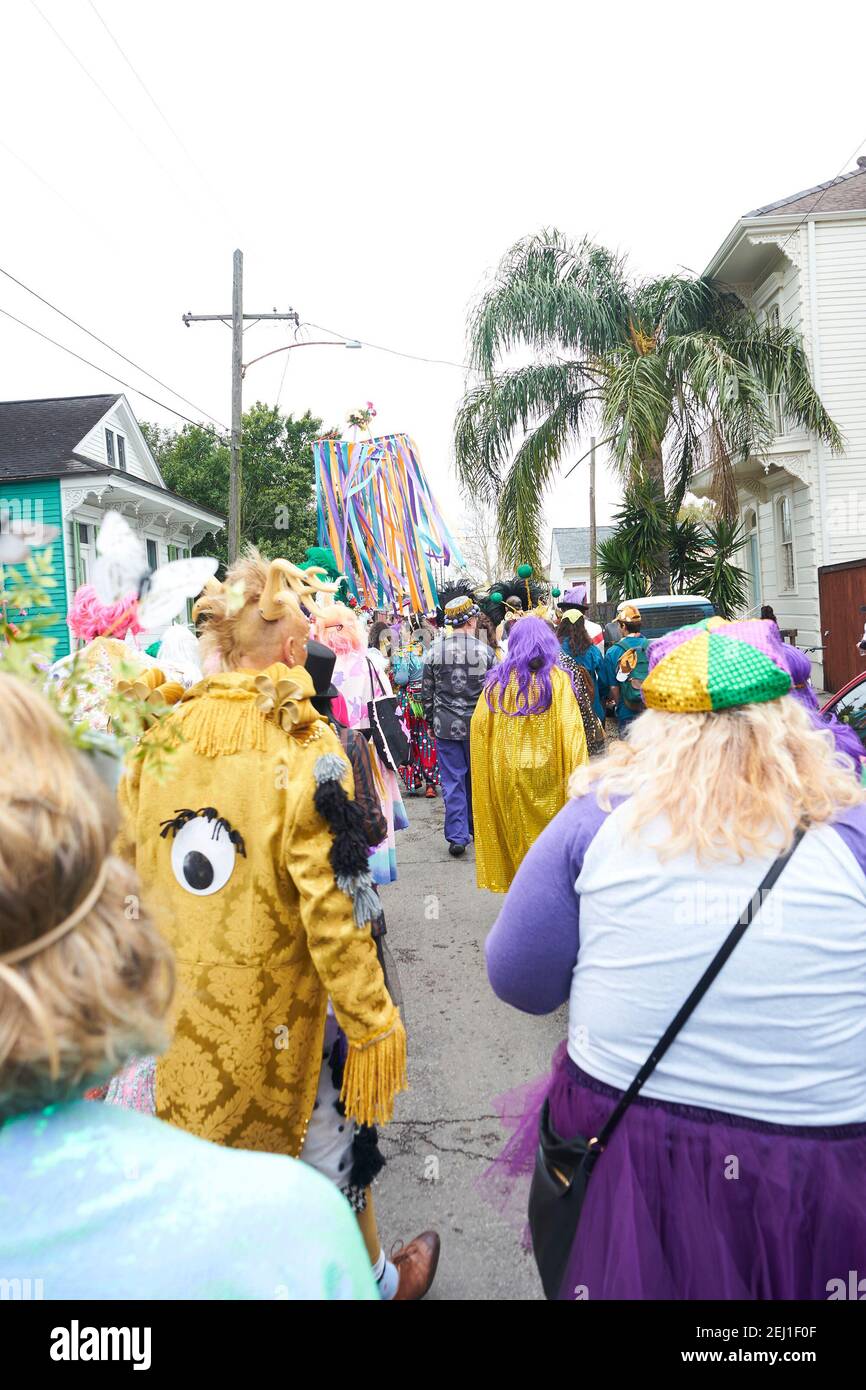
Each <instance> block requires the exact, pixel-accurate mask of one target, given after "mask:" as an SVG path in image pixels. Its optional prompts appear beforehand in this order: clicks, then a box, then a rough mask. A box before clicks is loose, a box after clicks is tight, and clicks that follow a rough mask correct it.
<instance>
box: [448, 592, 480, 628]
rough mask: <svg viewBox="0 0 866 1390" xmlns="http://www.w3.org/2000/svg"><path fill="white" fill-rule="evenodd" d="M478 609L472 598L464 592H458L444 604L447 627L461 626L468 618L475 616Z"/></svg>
mask: <svg viewBox="0 0 866 1390" xmlns="http://www.w3.org/2000/svg"><path fill="white" fill-rule="evenodd" d="M480 611H481V610H480V609H479V607H478V604H477V603H475V602H474V600H473V599H471V598H469V597H468V596H467V595H466V594H458V595H457V597H456V598H452V599H451V600H450V601H449V602H448V603H446V605H445V621H446V623H447V624H448V626H449V627H461V626H462V625H463V623H468V622H469V619H470V618H477V617H478V614H479V612H480Z"/></svg>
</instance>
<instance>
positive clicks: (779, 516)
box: [775, 492, 797, 594]
mask: <svg viewBox="0 0 866 1390" xmlns="http://www.w3.org/2000/svg"><path fill="white" fill-rule="evenodd" d="M775 510H776V553H777V556H778V567H779V592H780V593H782V594H792V593H794V592H795V590H796V588H797V571H796V566H795V560H794V517H793V511H792V507H791V497H790V494H789V493H787V492H786V493H783V494H782V496H781V497H779V498H778V499H777V501H776V509H775Z"/></svg>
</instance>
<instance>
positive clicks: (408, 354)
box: [307, 320, 477, 372]
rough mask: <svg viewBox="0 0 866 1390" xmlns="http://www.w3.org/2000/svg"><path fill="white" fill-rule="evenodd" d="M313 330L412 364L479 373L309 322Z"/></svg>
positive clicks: (464, 364)
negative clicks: (424, 364) (402, 358)
mask: <svg viewBox="0 0 866 1390" xmlns="http://www.w3.org/2000/svg"><path fill="white" fill-rule="evenodd" d="M307 322H308V323H309V325H310V327H311V328H317V329H318V330H319V332H320V333H330V334H331V337H332V338H347V339H350V340H351V341H352V342H355V343H361V344H362V345H363V346H364V347H367V348H373V350H374V351H375V352H387V353H390V354H391V356H392V357H406V358H408V359H409V361H410V362H428V363H430V364H431V365H433V366H436V367H456V368H457V369H458V371H461V372H477V368H476V367H470V366H467V364H466V363H465V362H451V361H449V360H448V359H447V358H445V357H421V356H419V354H418V353H416V352H401V351H400V350H399V348H390V347H383V345H382V344H381V343H370V342H368V341H367V340H366V338H359V337H358V335H357V333H338V332H337V330H336V329H335V328H325V327H324V326H323V325H322V324H321V323H313V322H312V320H307Z"/></svg>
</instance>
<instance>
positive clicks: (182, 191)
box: [30, 0, 187, 199]
mask: <svg viewBox="0 0 866 1390" xmlns="http://www.w3.org/2000/svg"><path fill="white" fill-rule="evenodd" d="M30 4H31V5H32V6H33V8H34V10H35V11H36V13H37V14H38V15H39V18H40V19H41V20H42V21H43V22H44V23H45V24H47V26H48V28H49V29H50V30H51V32H52V34H53V35H54V37H55V38H56V39H57V41H58V43H60V44H61V45H62V46H63V47H64V48H65V49H66V52H67V53H68V54H69V56H70V58H71V59H72V60H73V62H74V63H75V64H76V65H77V66H78V67H79V68H81V71H82V72H83V73H84V75H85V77H86V78H87V79H88V81H89V82H92V84H93V86H94V87H95V88H96V90H97V91H98V92H99V94H100V96H102V97H103V98H104V100H105V101H107V102H108V105H109V106H110V107H111V109H112V111H113V112H114V114H115V115H116V116H117V117H119V119H120V120H121V121H123V124H124V125H125V126H126V128H127V130H129V131H130V132H131V133H132V134H133V135H134V136H135V138H136V140H137V141H138V143H139V144H140V145H141V147H142V149H143V150H145V151H146V153H147V154H149V155H150V157H151V159H152V160H153V161H154V163H155V164H156V165H157V167H158V168H160V169H161V170H162V172H163V173H164V174H165V175H166V176H167V177H168V178H169V179H170V180H171V182H172V183H173V184H174V186H175V188H176V189H177V190H178V192H179V193H180V194H181V196H182V197H183V198H184V199H186V198H187V192H186V190H185V189H184V188H183V187H182V185H181V184H179V183H178V181H177V179H176V178H175V177H174V174H173V173H172V172H171V170H170V169H169V168H167V167H166V165H165V164H164V163H163V162H162V160H161V159H160V157H159V155H157V154H155V153H154V151H153V150H152V149H151V148H150V145H148V143H147V141H146V140H145V139H144V136H143V135H141V134H140V133H139V131H138V130H136V128H135V126H134V125H133V124H132V122H131V121H130V120H129V119H128V117H127V116H125V115H124V113H123V112H122V111H121V109H120V107H119V106H118V105H117V103H116V102H115V101H114V100H113V99H112V98H111V97H110V96H109V95H108V93H107V91H106V90H105V88H104V87H103V86H102V83H101V82H100V81H99V79H98V78H96V77H94V76H93V73H92V72H91V71H90V69H89V68H88V67H86V66H85V64H84V63H83V62H82V61H81V59H80V58H79V56H78V54H77V53H76V52H75V49H74V48H72V47H71V46H70V44H68V43H67V42H66V39H65V38H64V37H63V35H62V34H61V33H60V30H59V29H56V28H55V26H54V25H53V24H52V23H51V20H50V19H49V18H48V16H47V15H46V14H44V13H43V11H42V10H41V9H40V8H39V6H38V5H37V3H36V0H30Z"/></svg>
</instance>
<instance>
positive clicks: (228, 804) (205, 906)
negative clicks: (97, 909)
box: [118, 664, 406, 1155]
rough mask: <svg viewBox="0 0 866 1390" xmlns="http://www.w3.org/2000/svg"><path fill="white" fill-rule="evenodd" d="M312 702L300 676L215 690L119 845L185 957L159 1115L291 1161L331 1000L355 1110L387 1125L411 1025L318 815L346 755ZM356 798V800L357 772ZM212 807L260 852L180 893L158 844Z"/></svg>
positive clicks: (130, 806)
mask: <svg viewBox="0 0 866 1390" xmlns="http://www.w3.org/2000/svg"><path fill="white" fill-rule="evenodd" d="M262 678H265V681H264V685H263V680H262ZM257 682H258V683H257ZM268 682H269V684H268ZM281 682H288V684H285V685H281V684H280V683H281ZM292 690H293V691H294V692H295V696H296V698H294V699H290V698H289V694H288V692H290V691H292ZM268 691H270V695H268ZM313 693H314V691H313V685H312V682H311V680H310V677H309V675H308V674H307V672H306V671H305V670H304V669H303V668H302V667H294V668H291V669H290V668H288V667H286V666H283V665H279V664H277V665H274V666H271V667H269V668H268V670H267V671H264V672H250V671H245V672H232V673H229V674H224V675H217V676H210V677H207V678H205V679H204V680H203V681H201V682H200V683H199V684H198V685H196V686H194V687H193V688H192V689H191V690H189V691H187V693H186V695H185V697H184V699H183V701H182V702H181V704H180V705H178V706H177V707H176V708H175V710H174V711H173V712H172V714H171V716H170V717H169V721H167V722H172V723H174V722H176V724H177V727H178V729H179V732H180V734H181V736H182V739H183V741H182V743H181V744H180V747H179V748H178V750H177V751H176V752H175V753H173V754H172V755H171V758H170V761H169V767H168V772H167V774H166V775H165V776H164V777H163V779H162V780H158V779H157V777H156V776H154V774H153V773H149V772H148V770H147V768H146V767H145V768H144V769H143V768H142V763H141V761H140V760H139V761H132V762H130V764H129V765H128V768H127V771H126V774H125V776H124V779H123V781H122V782H121V787H120V802H121V809H122V813H123V826H124V828H123V831H122V832H121V837H120V842H119V846H118V849H119V852H121V853H125V854H126V856H127V857H128V858H130V859H131V860H132V862H134V863H135V865H136V867H137V869H138V872H139V875H140V877H141V880H142V886H143V889H144V892H145V893H146V900H147V903H148V907H149V909H150V910H151V911H152V912H153V913H154V916H155V918H156V920H157V922H158V924H159V926H160V929H161V930H162V931H163V933H164V935H165V936H166V937H167V939H168V941H169V942H170V944H171V945H172V947H173V949H174V952H175V955H176V958H177V968H178V991H177V998H176V1022H175V1029H174V1038H173V1042H172V1044H171V1046H170V1048H169V1050H168V1052H167V1053H166V1055H165V1056H164V1057H162V1058H160V1060H159V1062H158V1065H157V1086H156V1094H157V1114H158V1115H159V1116H160V1118H161V1119H164V1120H168V1121H170V1122H171V1123H173V1124H176V1125H178V1126H179V1127H180V1128H182V1129H186V1130H189V1131H190V1132H191V1133H193V1134H198V1135H201V1136H202V1137H204V1138H206V1139H211V1140H214V1141H216V1142H217V1143H220V1144H226V1145H229V1146H231V1147H235V1148H244V1149H259V1150H266V1151H268V1152H271V1153H286V1154H292V1155H297V1154H298V1153H299V1151H300V1149H301V1146H302V1144H303V1141H304V1136H305V1134H306V1129H307V1125H308V1123H309V1119H310V1115H311V1114H312V1110H313V1102H314V1101H315V1098H316V1089H317V1086H318V1080H319V1071H320V1068H321V1064H322V1045H323V1037H324V1028H325V1015H326V1008H327V1002H328V998H329V997H330V999H331V1001H332V1004H333V1008H334V1012H335V1013H336V1016H337V1019H338V1021H339V1023H340V1026H341V1027H342V1028H343V1030H344V1031H345V1033H346V1035H347V1037H348V1040H349V1055H348V1059H347V1062H346V1067H345V1074H344V1082H343V1093H342V1094H343V1100H344V1103H345V1105H346V1110H347V1114H348V1115H350V1116H351V1117H352V1118H354V1119H356V1120H358V1121H359V1122H360V1123H363V1124H375V1123H377V1122H383V1121H386V1120H388V1119H390V1117H391V1113H392V1108H393V1099H394V1095H395V1093H396V1092H397V1091H399V1090H403V1089H405V1058H406V1036H405V1032H404V1029H403V1024H402V1022H401V1020H400V1016H399V1013H398V1011H397V1009H396V1008H395V1006H394V1004H393V1003H392V1001H391V998H390V995H389V994H388V991H387V989H386V987H385V982H384V978H383V975H382V970H381V967H380V965H379V961H378V958H377V955H376V948H375V944H374V942H373V939H372V937H371V934H370V927H369V925H367V926H365V927H363V928H358V927H357V926H356V925H355V923H354V920H353V909H352V900H351V899H350V898H349V897H348V896H347V894H346V893H344V892H342V891H341V890H340V889H339V888H338V887H337V885H336V883H335V881H334V874H333V870H332V868H331V865H330V862H329V858H328V855H329V851H330V849H331V845H332V843H333V840H332V837H331V832H330V830H329V829H328V826H327V825H326V823H325V822H324V820H323V819H322V817H321V816H320V815H319V814H318V812H317V811H316V809H315V806H314V804H313V797H314V794H315V790H316V784H315V779H314V767H315V764H316V762H317V760H318V759H319V758H320V757H321V756H322V755H323V754H325V753H331V754H337V755H338V756H340V757H341V758H343V759H344V758H345V755H344V754H343V751H342V748H341V746H340V742H339V740H338V738H337V736H336V735H335V734H334V733H333V731H332V730H331V729H330V728H329V726H328V725H327V724H326V723H325V722H324V721H323V720H322V719H321V718H320V717H319V716H318V714H317V713H316V711H315V710H314V709H313V706H312V705H311V704H310V700H309V697H310V696H311V695H312V694H313ZM163 729H165V725H163ZM146 738H147V735H145V739H146ZM343 785H344V786H345V788H346V789H347V791H348V792H349V794H350V795H351V793H352V775H351V771H350V769H349V765H348V763H347V764H346V774H345V777H344V779H343ZM202 807H214V808H215V809H216V811H217V813H218V814H219V816H221V817H224V818H225V820H226V821H228V822H229V823H230V825H231V827H232V828H233V829H234V830H235V831H237V832H238V833H239V834H240V836H242V838H243V845H244V849H245V852H246V853H245V856H242V855H240V854H239V853H238V854H237V855H236V858H235V861H234V868H233V870H232V873H231V876H230V878H229V879H228V881H227V882H226V884H225V886H224V887H223V888H222V889H220V891H219V892H216V893H212V894H210V895H207V896H199V895H196V894H193V893H190V892H189V890H188V888H186V887H185V886H184V885H183V883H182V882H181V881H179V879H178V877H177V876H176V874H175V871H174V869H173V867H172V843H173V837H172V834H171V833H169V834H168V835H167V836H166V837H165V838H163V837H162V836H161V834H160V826H161V824H162V823H163V822H166V821H169V820H171V819H172V818H173V817H175V816H176V815H177V812H178V811H179V810H181V809H185V808H188V809H191V810H193V811H197V810H199V809H200V808H202Z"/></svg>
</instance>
